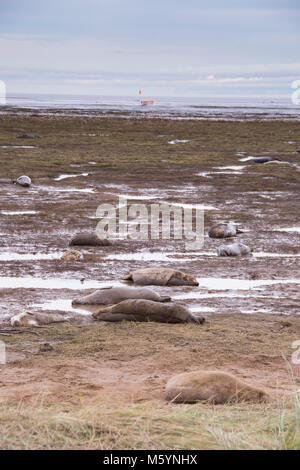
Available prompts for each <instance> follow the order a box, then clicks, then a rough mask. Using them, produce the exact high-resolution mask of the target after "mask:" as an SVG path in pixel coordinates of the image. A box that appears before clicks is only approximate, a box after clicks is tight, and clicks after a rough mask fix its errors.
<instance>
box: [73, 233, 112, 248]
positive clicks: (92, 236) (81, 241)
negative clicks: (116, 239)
mask: <svg viewBox="0 0 300 470" xmlns="http://www.w3.org/2000/svg"><path fill="white" fill-rule="evenodd" d="M109 245H112V243H111V242H110V241H109V240H107V239H106V238H105V239H101V238H99V237H98V235H97V234H96V233H95V232H82V233H76V234H75V235H74V236H73V237H72V238H71V240H70V242H69V246H109Z"/></svg>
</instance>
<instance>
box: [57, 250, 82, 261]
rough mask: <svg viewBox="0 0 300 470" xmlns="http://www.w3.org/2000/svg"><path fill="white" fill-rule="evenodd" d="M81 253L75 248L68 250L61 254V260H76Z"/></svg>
mask: <svg viewBox="0 0 300 470" xmlns="http://www.w3.org/2000/svg"><path fill="white" fill-rule="evenodd" d="M80 258H82V254H81V253H80V251H77V250H68V251H66V252H65V253H64V254H63V255H62V256H61V258H60V259H61V261H78V260H79V259H80Z"/></svg>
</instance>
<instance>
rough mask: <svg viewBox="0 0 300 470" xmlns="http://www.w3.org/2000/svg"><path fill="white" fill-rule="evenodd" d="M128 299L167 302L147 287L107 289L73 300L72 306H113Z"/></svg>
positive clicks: (166, 298) (168, 299)
mask: <svg viewBox="0 0 300 470" xmlns="http://www.w3.org/2000/svg"><path fill="white" fill-rule="evenodd" d="M128 299H144V300H152V301H154V302H169V301H170V300H171V298H170V297H168V296H161V295H159V294H157V293H156V292H155V291H154V290H152V289H149V288H148V287H128V286H124V287H123V286H121V287H108V288H104V289H99V290H96V291H95V292H93V293H92V294H90V295H86V296H84V297H81V298H79V299H74V300H73V301H72V305H113V304H118V303H119V302H122V301H123V300H128Z"/></svg>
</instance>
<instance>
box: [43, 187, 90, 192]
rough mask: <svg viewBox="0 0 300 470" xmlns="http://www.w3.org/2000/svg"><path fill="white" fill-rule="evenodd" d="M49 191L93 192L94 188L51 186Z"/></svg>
mask: <svg viewBox="0 0 300 470" xmlns="http://www.w3.org/2000/svg"><path fill="white" fill-rule="evenodd" d="M50 191H57V192H59V193H94V192H95V190H94V189H92V188H83V189H79V188H69V189H59V188H51V189H50Z"/></svg>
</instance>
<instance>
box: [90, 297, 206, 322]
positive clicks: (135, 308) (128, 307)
mask: <svg viewBox="0 0 300 470" xmlns="http://www.w3.org/2000/svg"><path fill="white" fill-rule="evenodd" d="M93 317H94V318H95V319H96V320H101V321H123V320H129V321H135V322H146V321H153V322H160V323H190V322H194V323H200V324H202V323H204V321H205V318H204V317H202V316H200V315H199V316H197V315H194V314H193V313H191V312H190V310H189V309H188V308H187V307H186V306H185V305H182V304H180V303H175V302H174V303H170V304H166V303H162V302H153V301H152V300H136V299H135V300H133V299H130V300H124V301H123V302H120V303H119V304H117V305H112V306H111V307H102V308H100V309H99V310H97V311H96V312H94V313H93Z"/></svg>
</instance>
